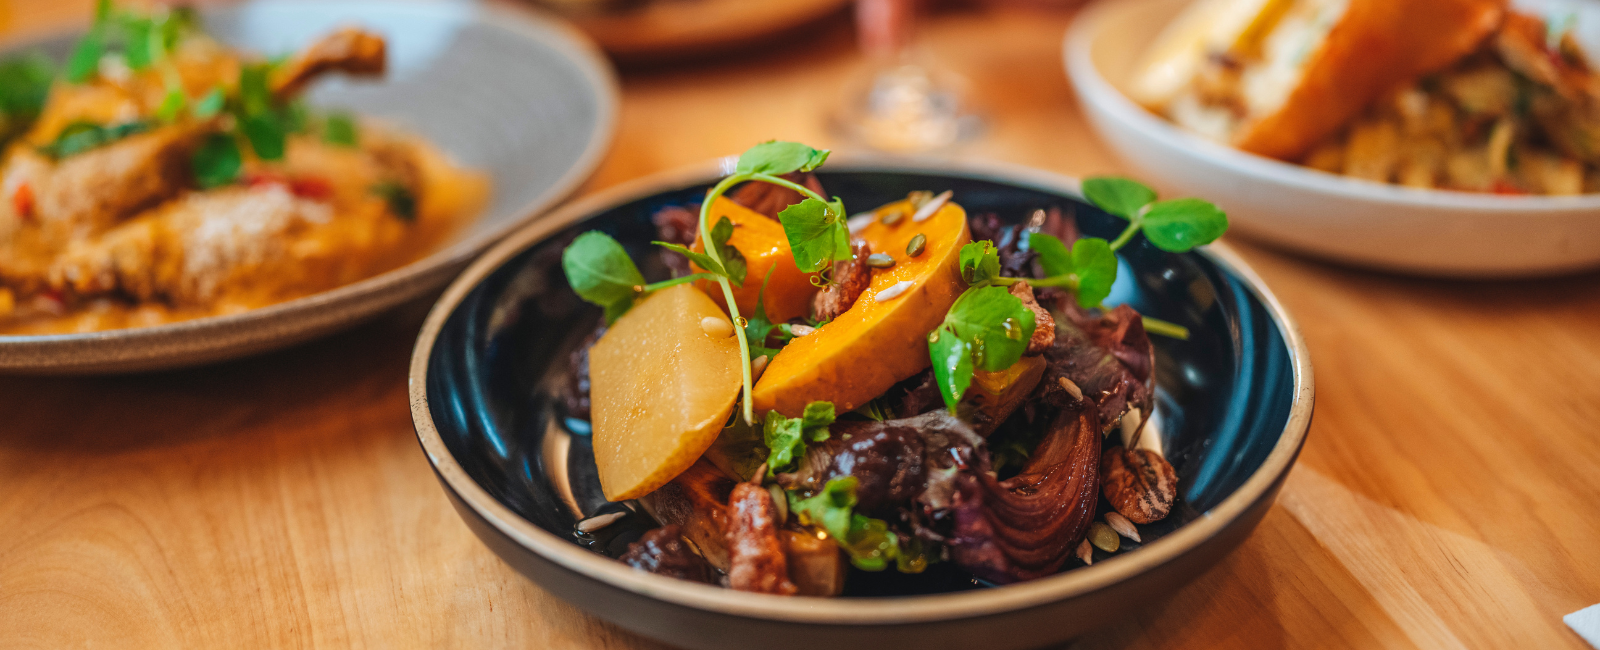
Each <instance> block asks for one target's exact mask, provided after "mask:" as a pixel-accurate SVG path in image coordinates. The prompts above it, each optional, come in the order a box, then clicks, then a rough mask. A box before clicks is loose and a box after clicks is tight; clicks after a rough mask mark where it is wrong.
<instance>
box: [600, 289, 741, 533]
mask: <svg viewBox="0 0 1600 650" xmlns="http://www.w3.org/2000/svg"><path fill="white" fill-rule="evenodd" d="M707 319H713V320H714V321H717V322H714V323H708V322H705V321H707ZM708 325H710V326H708ZM732 332H733V329H732V323H730V322H729V320H728V315H727V314H725V313H723V312H722V309H721V308H720V307H718V306H717V303H715V302H712V301H711V298H709V297H707V296H706V294H705V293H703V292H701V291H700V290H699V289H697V288H695V287H694V286H693V285H688V284H680V285H678V286H675V287H670V288H667V289H662V290H660V291H657V292H655V293H654V294H652V295H650V296H649V297H647V298H645V299H644V300H642V301H640V302H639V303H638V304H636V305H634V307H633V309H631V310H629V311H628V313H627V314H624V315H623V316H622V317H621V318H619V319H617V322H616V323H614V324H613V325H612V326H611V328H610V329H609V330H607V331H606V334H605V336H602V337H600V341H599V342H597V343H595V345H594V348H592V349H591V350H590V351H589V381H590V388H589V399H590V404H591V412H592V414H593V416H592V417H593V424H594V458H595V465H596V466H597V468H598V469H599V473H600V488H601V490H602V491H603V492H604V493H605V495H606V498H607V499H610V500H612V501H622V500H625V499H634V498H638V497H640V496H643V495H645V494H649V493H650V492H652V491H654V490H655V489H656V488H659V487H661V486H663V485H666V483H667V482H668V481H670V480H672V478H673V477H675V476H677V475H678V474H680V473H682V472H683V471H684V470H685V469H687V468H688V467H689V466H690V465H692V464H694V461H695V459H697V458H699V457H700V455H701V454H702V453H704V452H705V450H706V448H707V447H709V446H711V443H712V442H713V441H715V440H716V439H717V433H718V432H720V431H721V430H722V425H723V423H725V422H727V421H728V415H729V414H730V413H732V412H733V407H734V404H735V402H736V401H737V400H738V398H739V390H740V384H741V382H742V381H743V373H742V372H741V370H740V367H739V365H740V364H739V340H738V338H736V337H734V336H732Z"/></svg>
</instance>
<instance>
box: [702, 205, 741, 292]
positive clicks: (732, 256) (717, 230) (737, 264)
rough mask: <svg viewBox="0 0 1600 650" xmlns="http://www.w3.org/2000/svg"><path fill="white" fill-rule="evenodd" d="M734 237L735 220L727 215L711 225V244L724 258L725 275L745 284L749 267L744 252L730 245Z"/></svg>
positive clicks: (734, 281)
mask: <svg viewBox="0 0 1600 650" xmlns="http://www.w3.org/2000/svg"><path fill="white" fill-rule="evenodd" d="M731 237H733V221H732V220H730V219H728V218H727V217H723V218H721V219H718V220H717V225H715V226H712V227H711V245H712V246H715V247H716V248H717V252H718V253H719V255H718V257H720V258H722V268H723V269H724V271H725V273H724V275H726V276H728V279H729V280H733V283H734V284H737V285H739V286H744V278H745V275H746V274H748V273H749V267H748V266H747V265H746V264H745V261H744V254H743V253H740V252H739V249H737V248H734V247H732V246H729V245H728V239H729V238H731Z"/></svg>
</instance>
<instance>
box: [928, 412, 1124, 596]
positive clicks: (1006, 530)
mask: <svg viewBox="0 0 1600 650" xmlns="http://www.w3.org/2000/svg"><path fill="white" fill-rule="evenodd" d="M968 458H969V460H975V461H976V462H970V463H969V464H968V465H967V467H966V468H965V470H964V471H962V472H961V473H960V475H959V476H958V477H957V479H956V494H955V497H954V500H955V507H954V514H955V532H954V533H953V534H952V535H951V536H950V538H949V540H948V542H947V543H948V544H949V547H950V555H951V558H952V559H953V560H955V562H956V563H957V564H959V565H960V566H961V567H962V568H964V569H966V570H968V571H970V572H972V573H973V575H976V576H978V577H980V578H983V579H986V580H990V581H993V582H998V583H1009V582H1019V581H1022V580H1032V579H1034V578H1038V577H1041V576H1045V575H1049V574H1051V573H1054V572H1055V571H1056V570H1057V569H1059V568H1060V567H1061V564H1062V563H1063V562H1065V561H1066V559H1067V558H1068V557H1070V556H1071V554H1072V549H1073V546H1074V545H1075V544H1076V543H1077V542H1078V541H1079V540H1080V539H1082V538H1083V534H1084V531H1086V530H1088V528H1089V523H1090V522H1091V521H1092V520H1093V519H1094V512H1095V505H1096V504H1097V502H1098V500H1099V485H1100V483H1099V467H1100V420H1099V416H1098V411H1097V410H1096V409H1093V408H1086V407H1085V408H1064V409H1062V410H1061V411H1060V412H1059V413H1058V414H1057V415H1056V418H1055V420H1054V421H1052V422H1051V425H1050V431H1049V433H1047V434H1046V435H1045V439H1044V440H1043V441H1042V442H1040V443H1039V447H1038V449H1036V450H1035V451H1034V453H1033V456H1032V457H1031V458H1030V459H1029V461H1028V465H1027V466H1026V467H1024V468H1023V470H1022V473H1021V474H1019V475H1017V476H1016V477H1014V478H1011V479H1009V480H1006V481H997V480H995V479H994V478H993V477H992V476H990V475H989V474H988V472H987V470H988V467H987V465H988V457H987V454H984V453H981V452H980V453H978V454H973V455H970V456H969V457H968Z"/></svg>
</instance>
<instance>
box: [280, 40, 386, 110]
mask: <svg viewBox="0 0 1600 650" xmlns="http://www.w3.org/2000/svg"><path fill="white" fill-rule="evenodd" d="M387 49H388V48H387V46H386V45H385V43H384V41H383V37H382V36H379V35H377V34H374V33H372V32H368V31H365V30H361V29H357V28H354V27H346V28H344V29H341V30H339V31H337V32H334V33H332V34H328V35H326V36H323V37H322V38H321V39H318V40H317V42H315V43H312V44H311V45H310V46H309V47H307V48H306V49H304V50H301V51H300V53H299V54H296V55H295V56H294V58H292V59H290V60H289V61H288V62H287V63H285V64H284V65H283V66H281V67H279V68H278V69H277V71H275V72H274V73H273V75H272V94H274V95H277V96H278V97H279V98H284V97H293V96H295V95H298V94H300V91H302V90H304V89H305V86H306V84H308V83H310V82H311V80H312V79H315V78H316V77H317V76H319V75H322V74H324V73H328V72H335V71H338V72H343V73H345V74H350V75H356V76H365V77H375V76H380V75H382V74H383V72H384V68H385V66H386V62H387V56H386V54H385V51H386V50H387Z"/></svg>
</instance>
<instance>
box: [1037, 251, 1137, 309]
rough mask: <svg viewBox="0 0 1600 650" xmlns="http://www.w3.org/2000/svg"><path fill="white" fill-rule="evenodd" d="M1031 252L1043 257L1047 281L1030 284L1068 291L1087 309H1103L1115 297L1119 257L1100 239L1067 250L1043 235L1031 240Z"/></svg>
mask: <svg viewBox="0 0 1600 650" xmlns="http://www.w3.org/2000/svg"><path fill="white" fill-rule="evenodd" d="M1028 248H1029V249H1031V250H1033V251H1034V252H1035V253H1037V254H1038V255H1039V266H1041V267H1043V268H1044V273H1045V277H1044V278H1040V279H1037V280H1030V281H1029V282H1030V283H1032V284H1034V285H1035V286H1040V287H1066V288H1069V289H1072V290H1074V291H1075V292H1076V294H1077V297H1078V304H1079V305H1080V306H1082V307H1084V308H1085V309H1088V308H1090V307H1096V306H1099V304H1100V303H1101V301H1103V300H1105V299H1106V296H1109V295H1111V286H1112V285H1113V284H1116V281H1117V254H1116V253H1115V252H1113V251H1112V250H1111V245H1110V244H1108V243H1107V242H1106V240H1104V239H1100V238H1099V237H1084V238H1081V239H1079V240H1078V241H1076V242H1073V244H1072V249H1071V250H1067V247H1066V245H1065V244H1063V243H1061V240H1059V239H1056V238H1055V237H1052V236H1050V235H1046V234H1043V233H1033V234H1032V235H1030V236H1029V237H1028Z"/></svg>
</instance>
